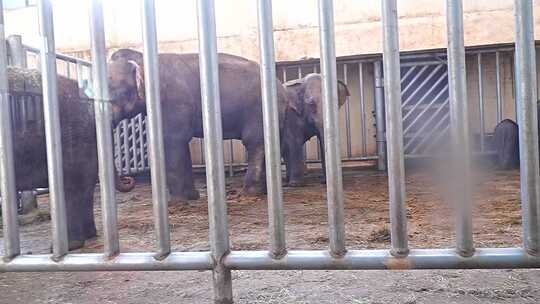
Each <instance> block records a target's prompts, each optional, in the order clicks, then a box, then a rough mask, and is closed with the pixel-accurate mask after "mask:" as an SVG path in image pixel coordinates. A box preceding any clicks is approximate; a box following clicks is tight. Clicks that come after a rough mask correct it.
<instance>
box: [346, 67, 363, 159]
mask: <svg viewBox="0 0 540 304" xmlns="http://www.w3.org/2000/svg"><path fill="white" fill-rule="evenodd" d="M347 70H348V69H347V64H343V82H344V83H345V85H347V82H348V81H347V80H348V79H347V78H348V77H347ZM360 87H361V86H360ZM362 131H363V130H362ZM345 132H347V133H346V134H347V137H346V138H345V139H346V141H347V158H349V157H351V156H352V143H351V139H352V136H351V106H350V102H345ZM362 155H364V154H362Z"/></svg>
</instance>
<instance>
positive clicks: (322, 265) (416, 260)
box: [225, 248, 540, 270]
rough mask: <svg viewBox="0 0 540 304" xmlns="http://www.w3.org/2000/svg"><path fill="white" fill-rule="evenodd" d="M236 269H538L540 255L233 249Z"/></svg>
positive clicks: (229, 261) (231, 264)
mask: <svg viewBox="0 0 540 304" xmlns="http://www.w3.org/2000/svg"><path fill="white" fill-rule="evenodd" d="M225 266H226V267H228V268H230V269H232V270H295V269H297V270H300V269H302V270H337V269H343V270H406V269H499V268H538V267H540V258H538V257H534V256H531V255H528V254H527V253H526V252H525V251H524V250H523V249H521V248H483V249H478V250H477V251H476V252H475V254H474V255H473V256H471V257H468V258H464V257H461V256H460V255H458V254H457V252H456V251H455V249H413V250H411V251H410V253H409V255H407V257H404V258H396V257H394V256H392V255H391V254H390V251H389V250H349V251H347V253H346V254H345V255H344V256H343V257H339V258H334V257H332V256H331V255H330V254H329V253H328V251H300V250H298V251H295V250H293V251H290V252H289V253H288V254H287V255H286V256H284V257H283V258H282V259H279V260H274V259H272V258H271V257H270V256H269V255H268V252H266V251H233V252H231V253H230V254H229V255H228V256H227V257H225Z"/></svg>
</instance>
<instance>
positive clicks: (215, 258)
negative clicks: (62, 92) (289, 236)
mask: <svg viewBox="0 0 540 304" xmlns="http://www.w3.org/2000/svg"><path fill="white" fill-rule="evenodd" d="M332 5H333V1H332V0H319V22H320V45H321V67H322V69H321V72H322V75H323V84H324V85H323V96H324V101H323V104H324V121H325V126H324V128H325V132H324V136H325V151H326V159H327V161H326V172H327V187H326V188H327V201H328V231H329V249H328V250H294V249H289V248H288V247H287V245H286V235H285V229H284V220H283V202H282V195H281V186H280V182H281V170H280V168H279V167H280V165H279V138H278V136H277V135H278V134H277V133H276V132H275V130H277V129H278V128H277V112H276V111H274V110H275V109H274V108H273V107H274V105H275V104H276V95H275V92H274V88H273V84H275V81H274V79H275V77H276V75H275V70H274V69H275V66H274V54H273V37H272V18H271V16H272V12H271V1H270V0H259V1H258V17H259V18H258V20H259V38H260V39H259V40H260V45H261V48H260V52H261V74H262V89H263V112H264V115H263V117H264V128H265V147H266V168H267V170H268V171H267V175H266V177H267V183H268V185H269V187H268V208H269V247H268V248H267V249H264V248H262V249H261V250H259V251H231V250H230V247H229V232H228V224H227V204H226V202H225V178H224V174H225V173H224V170H223V168H224V159H223V153H222V151H223V141H222V140H221V138H222V133H221V127H220V126H221V117H220V115H219V113H220V103H219V79H218V73H217V72H216V71H217V51H216V31H215V13H214V1H213V0H199V1H198V10H197V11H198V17H199V18H198V28H199V53H200V66H201V69H200V73H201V87H202V97H203V98H202V99H203V100H202V105H203V107H202V109H203V117H204V135H205V138H206V141H205V145H204V149H205V160H206V173H207V191H208V206H209V208H208V209H209V226H210V229H209V231H210V232H209V233H210V238H209V239H210V248H211V249H210V251H209V252H171V245H170V236H169V234H170V231H169V225H168V213H167V196H166V185H165V182H164V181H165V173H164V172H165V168H164V161H163V159H164V158H163V142H162V140H161V138H162V129H161V123H160V122H159V118H160V117H161V112H160V108H159V107H157V106H156V105H159V104H160V103H159V98H160V96H159V88H158V86H156V82H157V81H158V70H157V69H158V66H157V64H155V63H156V62H157V39H156V29H155V11H154V2H153V1H152V0H147V1H144V5H143V29H144V30H143V33H144V38H143V41H144V57H145V58H144V60H145V63H146V64H145V66H146V67H147V68H146V69H145V79H147V81H146V82H145V85H146V93H147V94H146V99H147V100H146V101H147V109H148V120H147V124H148V127H149V133H148V139H149V145H148V147H149V149H150V150H149V151H150V153H149V159H150V165H151V174H152V181H153V183H152V195H153V204H154V223H155V225H156V229H155V230H156V240H157V248H156V251H155V252H138V253H123V252H120V250H119V241H118V228H117V226H116V218H117V215H116V207H115V201H114V184H113V180H112V174H111V172H110V170H112V164H113V157H112V151H111V149H108V148H107V144H110V143H111V134H112V133H111V132H112V130H111V129H110V128H111V126H110V124H109V123H108V121H107V118H108V117H110V116H109V115H110V112H109V107H102V106H101V105H102V104H103V102H104V101H105V100H104V97H105V96H106V91H107V78H106V74H105V64H106V58H105V39H104V32H103V16H102V5H101V1H99V0H96V1H92V6H91V30H92V58H94V62H93V75H94V77H93V78H94V85H93V87H94V88H95V89H94V98H95V99H96V107H95V110H96V116H97V118H98V119H97V121H98V122H99V123H98V124H97V134H98V152H99V153H98V156H99V162H100V166H99V168H100V185H101V187H100V188H101V194H102V195H101V199H102V210H103V235H104V238H103V239H104V245H105V246H104V252H103V253H88V254H70V253H69V252H68V250H67V233H66V218H65V202H64V199H63V196H62V195H61V193H62V192H63V185H62V172H61V171H62V170H61V169H60V168H62V166H61V157H60V153H61V149H60V148H61V147H60V141H59V134H60V129H59V124H58V108H57V107H56V106H55V102H54V100H55V98H56V92H55V85H54V82H55V79H56V78H55V75H56V69H55V66H56V65H55V60H56V56H55V51H54V39H53V38H52V37H53V35H52V32H53V27H52V9H51V1H50V0H41V1H39V12H40V20H41V22H40V23H41V24H40V26H41V35H42V37H43V42H44V43H43V46H42V47H43V49H42V52H41V53H40V56H41V57H40V58H41V64H42V67H43V68H42V71H43V86H44V88H48V90H47V93H46V94H44V106H45V107H47V108H48V111H45V116H44V119H45V122H46V128H47V151H48V152H49V155H48V156H49V164H48V165H49V167H48V170H49V176H50V179H49V184H50V191H51V196H50V204H51V210H52V214H51V216H52V219H51V221H52V228H53V229H52V231H53V233H52V241H53V253H52V254H50V255H32V254H30V255H27V254H21V251H20V238H19V231H18V223H17V214H16V208H15V207H14V206H15V203H14V202H15V201H16V192H15V185H14V168H13V151H12V150H11V144H10V141H11V132H12V131H11V125H10V124H9V117H8V115H9V114H8V113H11V110H10V104H9V103H8V102H4V101H5V100H7V97H8V92H7V82H6V77H5V75H6V72H5V67H6V51H5V44H4V43H0V54H1V56H0V93H1V95H0V97H1V102H0V115H2V116H1V119H0V172H1V176H2V179H1V194H2V197H3V200H2V207H3V233H4V240H5V242H4V245H5V246H4V259H3V260H2V261H0V271H98V270H101V271H112V270H127V271H134V270H196V269H198V270H212V271H213V285H214V299H215V302H216V303H232V301H233V299H232V279H231V271H232V270H255V269H264V270H274V269H343V270H344V269H438V268H448V269H450V268H452V269H454V268H486V269H489V268H537V267H540V258H539V257H538V252H539V249H540V243H539V236H540V219H539V217H538V214H539V207H540V200H539V193H540V190H539V185H540V180H539V161H538V139H537V133H538V130H537V113H536V82H535V80H536V74H535V70H534V67H535V60H536V59H535V49H534V38H533V37H534V35H533V16H532V13H533V10H532V1H531V0H515V14H516V51H515V54H516V58H515V60H516V84H517V85H516V93H517V94H516V95H517V100H518V107H517V109H518V110H517V113H518V122H519V125H520V129H519V132H520V134H519V141H520V158H521V173H520V174H521V179H520V183H521V204H522V216H523V221H522V222H523V236H524V238H523V239H524V243H523V247H522V248H475V247H474V242H473V239H472V229H471V227H472V225H471V224H472V219H471V213H470V210H469V207H470V189H469V188H468V187H470V183H469V180H468V177H469V176H470V172H469V170H470V167H469V165H470V153H468V152H470V149H469V140H468V139H469V138H468V137H469V133H468V122H467V102H466V101H467V95H466V88H465V73H464V71H465V70H464V65H465V53H464V46H463V19H462V18H463V17H462V3H461V1H459V0H447V1H446V5H447V9H446V12H447V26H448V27H447V33H448V52H447V56H448V74H449V76H448V81H449V82H448V92H449V101H448V103H449V112H450V114H449V115H450V118H451V119H450V121H451V125H450V134H451V141H452V142H453V145H454V146H457V147H460V149H454V150H452V155H453V156H454V157H452V161H453V166H452V168H453V169H454V170H456V173H460V174H462V175H461V176H462V178H459V179H457V180H456V186H457V187H459V191H457V192H459V195H460V196H459V197H457V198H456V202H455V203H456V204H457V205H459V206H460V207H461V208H459V210H460V212H459V213H458V214H456V227H455V228H456V247H455V248H449V249H416V248H413V249H411V248H409V246H408V234H407V217H406V213H405V183H404V166H403V163H404V141H403V136H402V133H403V124H402V119H403V117H402V102H401V100H402V97H403V96H402V94H401V80H402V77H401V73H400V72H401V71H400V58H399V39H398V25H397V8H396V0H384V1H382V21H383V35H384V56H383V59H384V60H383V66H384V75H385V77H384V90H385V94H384V95H385V99H386V105H387V107H386V118H387V120H386V137H387V143H388V146H387V149H388V154H387V155H388V183H389V197H390V219H391V248H389V249H385V250H362V249H356V248H355V249H352V248H347V247H346V246H345V239H346V238H345V229H344V219H343V215H344V208H343V187H342V176H341V158H340V155H341V151H340V144H339V141H340V135H339V128H338V127H339V126H338V109H337V103H335V102H333V101H334V100H336V98H337V87H336V86H337V83H336V79H337V69H336V57H335V44H334V21H333V6H332ZM0 21H2V19H1V18H0ZM0 26H3V21H2V22H1V23H0ZM1 38H2V39H0V40H2V41H3V37H1ZM272 130H273V131H272ZM135 132H136V130H135Z"/></svg>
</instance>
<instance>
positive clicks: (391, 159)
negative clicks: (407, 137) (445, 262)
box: [382, 0, 409, 256]
mask: <svg viewBox="0 0 540 304" xmlns="http://www.w3.org/2000/svg"><path fill="white" fill-rule="evenodd" d="M382 17H383V18H382V21H383V40H384V48H383V64H384V92H385V102H386V137H387V140H388V147H387V148H388V155H387V157H388V188H389V189H388V194H389V197H390V224H391V242H392V250H391V253H392V254H393V255H395V256H403V255H407V254H408V253H409V247H408V240H407V217H406V211H405V168H404V161H403V123H402V117H401V115H402V113H401V79H400V61H399V31H398V18H397V6H396V0H383V2H382Z"/></svg>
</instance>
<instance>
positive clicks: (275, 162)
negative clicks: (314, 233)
mask: <svg viewBox="0 0 540 304" xmlns="http://www.w3.org/2000/svg"><path fill="white" fill-rule="evenodd" d="M257 4H258V5H257V13H258V14H257V16H258V22H259V31H258V32H259V49H260V58H261V61H260V62H261V88H262V105H263V124H264V148H265V151H264V153H265V161H266V184H267V189H268V225H269V229H268V230H269V233H270V254H271V255H272V256H273V257H275V258H279V257H281V256H283V255H284V254H285V252H286V250H287V249H286V242H285V223H284V219H283V193H282V188H281V150H280V143H279V131H280V130H279V117H278V96H277V87H276V83H277V82H276V62H275V55H274V33H273V24H272V2H271V0H258V1H257ZM298 72H299V76H300V77H301V74H302V69H301V68H298Z"/></svg>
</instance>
